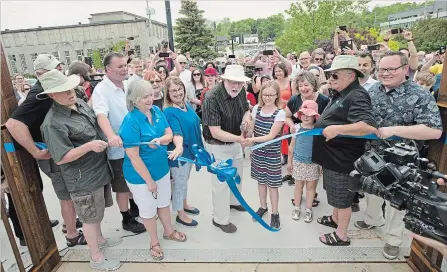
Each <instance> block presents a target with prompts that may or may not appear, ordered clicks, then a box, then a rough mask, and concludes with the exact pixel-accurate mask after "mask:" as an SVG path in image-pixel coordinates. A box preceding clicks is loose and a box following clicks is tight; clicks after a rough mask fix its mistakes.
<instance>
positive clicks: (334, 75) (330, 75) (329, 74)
mask: <svg viewBox="0 0 447 272" xmlns="http://www.w3.org/2000/svg"><path fill="white" fill-rule="evenodd" d="M346 74H347V75H350V74H352V73H346ZM327 77H328V79H329V78H331V77H332V78H333V79H334V80H338V79H339V78H340V75H339V74H337V73H328V74H327Z"/></svg>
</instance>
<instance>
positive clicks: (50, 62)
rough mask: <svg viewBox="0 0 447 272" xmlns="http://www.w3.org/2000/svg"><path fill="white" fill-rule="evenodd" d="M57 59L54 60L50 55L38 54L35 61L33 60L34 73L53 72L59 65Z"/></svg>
mask: <svg viewBox="0 0 447 272" xmlns="http://www.w3.org/2000/svg"><path fill="white" fill-rule="evenodd" d="M61 63H62V62H60V61H59V60H58V59H56V58H55V57H54V56H53V55H50V54H40V55H39V56H37V58H36V60H34V62H33V65H34V71H36V70H39V69H45V70H48V71H50V70H53V69H56V67H57V66H58V65H59V64H61Z"/></svg>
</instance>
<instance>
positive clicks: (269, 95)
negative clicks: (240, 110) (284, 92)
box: [262, 94, 278, 98]
mask: <svg viewBox="0 0 447 272" xmlns="http://www.w3.org/2000/svg"><path fill="white" fill-rule="evenodd" d="M277 96H278V95H277V94H263V95H262V97H264V98H275V97H277Z"/></svg>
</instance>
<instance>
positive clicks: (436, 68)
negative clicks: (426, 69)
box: [430, 64, 442, 75]
mask: <svg viewBox="0 0 447 272" xmlns="http://www.w3.org/2000/svg"><path fill="white" fill-rule="evenodd" d="M430 72H432V73H433V74H435V75H437V74H441V73H442V64H436V65H433V66H432V67H430Z"/></svg>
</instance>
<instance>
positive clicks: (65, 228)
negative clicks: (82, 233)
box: [62, 218, 82, 233]
mask: <svg viewBox="0 0 447 272" xmlns="http://www.w3.org/2000/svg"><path fill="white" fill-rule="evenodd" d="M80 228H82V222H81V221H79V218H76V229H80ZM62 233H67V225H65V224H63V225H62Z"/></svg>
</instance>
